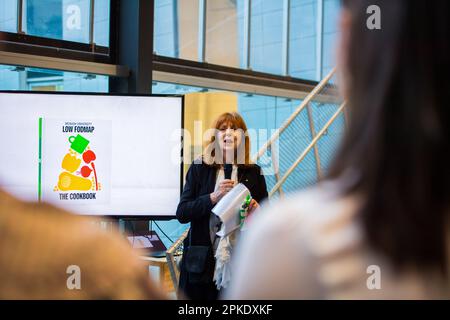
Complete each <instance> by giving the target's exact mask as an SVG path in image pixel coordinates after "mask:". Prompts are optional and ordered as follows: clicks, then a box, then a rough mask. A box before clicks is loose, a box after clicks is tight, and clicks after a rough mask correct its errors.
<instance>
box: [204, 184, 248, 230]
mask: <svg viewBox="0 0 450 320" xmlns="http://www.w3.org/2000/svg"><path fill="white" fill-rule="evenodd" d="M249 194H250V191H249V190H248V189H247V187H246V186H244V185H243V184H242V183H239V184H238V185H236V186H235V187H234V188H233V189H231V190H230V192H228V193H227V194H226V195H225V196H224V197H223V198H222V199H221V200H220V201H219V202H218V203H217V204H216V205H215V206H214V208H213V209H212V212H213V213H214V214H215V215H216V216H218V217H219V219H220V221H222V228H221V229H220V231H219V232H217V235H218V236H219V237H224V236H227V235H228V234H230V233H231V232H233V231H234V230H236V229H237V228H239V225H240V217H239V208H240V207H241V205H242V203H243V202H244V200H245V198H246V197H247V196H248V195H249Z"/></svg>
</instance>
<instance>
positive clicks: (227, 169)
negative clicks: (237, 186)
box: [223, 163, 233, 179]
mask: <svg viewBox="0 0 450 320" xmlns="http://www.w3.org/2000/svg"><path fill="white" fill-rule="evenodd" d="M232 171H233V165H232V164H231V163H226V164H225V165H224V166H223V173H224V175H225V179H231V172H232Z"/></svg>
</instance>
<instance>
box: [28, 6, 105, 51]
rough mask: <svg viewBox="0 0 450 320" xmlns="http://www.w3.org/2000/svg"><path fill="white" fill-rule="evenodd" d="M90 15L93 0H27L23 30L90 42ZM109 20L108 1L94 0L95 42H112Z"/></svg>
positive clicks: (62, 38) (55, 37) (102, 43)
mask: <svg viewBox="0 0 450 320" xmlns="http://www.w3.org/2000/svg"><path fill="white" fill-rule="evenodd" d="M90 16H91V12H90V0H24V9H23V30H24V32H25V33H27V34H29V35H33V36H39V37H46V38H52V39H60V40H68V41H74V42H81V43H89V28H90V26H89V24H90ZM109 24H110V23H109V1H107V0H97V1H95V7H94V42H97V44H99V45H104V46H107V45H109ZM96 27H97V28H96Z"/></svg>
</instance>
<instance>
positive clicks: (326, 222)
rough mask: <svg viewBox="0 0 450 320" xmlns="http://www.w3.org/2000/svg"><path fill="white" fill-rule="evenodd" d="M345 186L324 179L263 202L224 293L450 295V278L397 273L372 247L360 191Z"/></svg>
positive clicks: (325, 296)
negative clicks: (354, 193)
mask: <svg viewBox="0 0 450 320" xmlns="http://www.w3.org/2000/svg"><path fill="white" fill-rule="evenodd" d="M338 190H340V188H339V184H338V183H336V182H324V183H322V184H320V185H319V186H317V187H314V188H312V189H310V190H308V191H304V192H301V193H299V194H296V195H294V196H292V197H291V198H289V199H288V200H285V201H279V202H273V201H272V202H271V204H270V205H269V206H265V205H264V204H263V205H262V207H263V208H262V210H261V211H260V212H258V213H257V216H253V219H252V224H251V225H250V226H248V231H247V232H246V233H244V234H242V237H241V240H240V243H239V245H238V248H237V251H236V252H235V254H236V255H235V256H234V258H233V264H234V265H233V269H232V270H233V278H232V282H231V285H230V287H229V289H228V290H227V291H226V292H225V295H224V298H225V299H379V298H382V299H416V298H447V299H448V298H450V283H448V282H444V281H442V279H438V278H437V277H435V276H434V275H431V274H427V275H424V274H419V273H418V272H412V271H411V272H409V273H402V274H395V273H394V272H393V270H392V265H391V264H390V263H389V262H388V261H386V260H385V259H384V258H383V257H381V256H378V255H376V254H375V253H374V252H372V250H371V249H370V248H368V247H367V245H366V243H365V241H364V238H363V231H362V227H361V226H360V225H359V223H358V222H357V219H356V212H357V208H358V199H356V198H355V197H352V198H342V197H340V196H339V195H338V194H337V193H336V191H338ZM449 244H450V243H449Z"/></svg>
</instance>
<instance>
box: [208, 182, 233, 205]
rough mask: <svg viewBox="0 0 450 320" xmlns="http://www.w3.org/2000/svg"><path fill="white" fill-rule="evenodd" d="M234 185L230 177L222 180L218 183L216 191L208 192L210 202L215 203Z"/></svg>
mask: <svg viewBox="0 0 450 320" xmlns="http://www.w3.org/2000/svg"><path fill="white" fill-rule="evenodd" d="M233 187H234V181H233V180H230V179H226V180H223V181H222V182H220V183H219V187H218V188H217V190H216V191H214V192H213V193H211V194H210V197H211V202H212V203H213V204H216V203H217V202H219V200H220V199H222V198H223V196H224V195H226V194H227V193H228V192H229V191H230V190H231V189H233Z"/></svg>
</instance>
